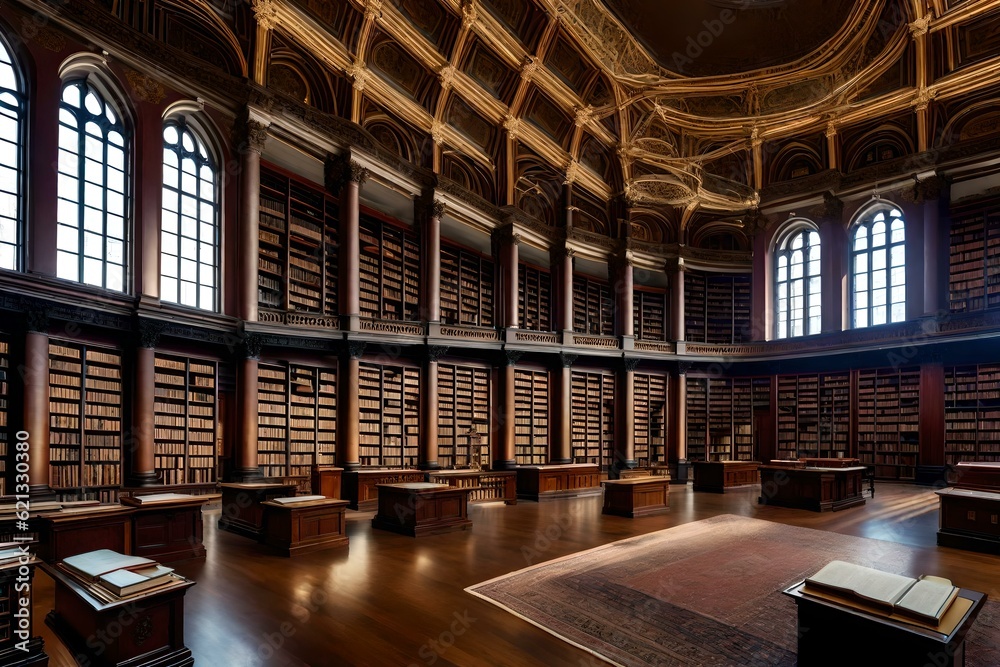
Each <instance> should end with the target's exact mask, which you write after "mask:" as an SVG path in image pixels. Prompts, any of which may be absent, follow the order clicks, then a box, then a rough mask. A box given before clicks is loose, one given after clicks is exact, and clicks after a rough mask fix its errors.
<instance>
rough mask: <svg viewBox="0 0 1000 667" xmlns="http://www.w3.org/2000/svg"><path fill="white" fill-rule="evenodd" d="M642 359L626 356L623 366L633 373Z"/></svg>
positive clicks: (627, 371)
mask: <svg viewBox="0 0 1000 667" xmlns="http://www.w3.org/2000/svg"><path fill="white" fill-rule="evenodd" d="M640 361H641V359H639V358H638V357H625V358H624V359H622V368H623V369H624V370H625V372H626V373H633V372H635V369H636V368H637V367H638V366H639V362H640Z"/></svg>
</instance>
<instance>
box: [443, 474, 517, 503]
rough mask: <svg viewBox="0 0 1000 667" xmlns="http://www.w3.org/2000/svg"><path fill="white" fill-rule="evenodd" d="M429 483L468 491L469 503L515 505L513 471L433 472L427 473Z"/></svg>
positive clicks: (515, 487)
mask: <svg viewBox="0 0 1000 667" xmlns="http://www.w3.org/2000/svg"><path fill="white" fill-rule="evenodd" d="M427 479H428V481H430V482H436V483H438V484H447V485H449V486H457V487H459V488H462V489H469V502H470V503H476V502H491V501H497V500H502V501H503V502H504V504H506V505H516V504H517V473H516V472H514V471H513V470H496V471H493V470H434V471H431V472H428V473H427Z"/></svg>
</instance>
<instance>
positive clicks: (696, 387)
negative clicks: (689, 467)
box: [686, 375, 708, 461]
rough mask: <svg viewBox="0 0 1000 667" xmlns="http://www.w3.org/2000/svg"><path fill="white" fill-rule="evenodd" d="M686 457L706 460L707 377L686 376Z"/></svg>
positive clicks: (694, 459)
mask: <svg viewBox="0 0 1000 667" xmlns="http://www.w3.org/2000/svg"><path fill="white" fill-rule="evenodd" d="M686 393H687V406H686V407H687V410H686V415H687V423H686V432H687V458H688V460H689V461H706V460H707V459H706V458H705V456H706V452H707V451H708V447H707V445H708V378H700V377H692V376H691V375H688V376H686Z"/></svg>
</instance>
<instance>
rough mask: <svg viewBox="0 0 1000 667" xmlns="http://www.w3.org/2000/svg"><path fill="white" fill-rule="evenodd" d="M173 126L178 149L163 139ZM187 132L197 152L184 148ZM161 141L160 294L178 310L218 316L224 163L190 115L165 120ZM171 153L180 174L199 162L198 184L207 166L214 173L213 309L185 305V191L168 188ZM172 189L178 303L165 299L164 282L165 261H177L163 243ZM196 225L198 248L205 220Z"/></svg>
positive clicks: (197, 286) (198, 284)
mask: <svg viewBox="0 0 1000 667" xmlns="http://www.w3.org/2000/svg"><path fill="white" fill-rule="evenodd" d="M170 126H173V127H176V128H177V131H178V140H177V144H176V145H175V146H174V147H171V146H168V145H167V143H166V138H165V137H164V136H163V135H164V133H165V132H166V130H167V128H168V127H170ZM184 132H187V133H189V134H190V135H191V136H192V138H193V140H194V141H195V142H197V143H198V145H197V146H195V150H193V151H188V150H187V149H185V148H184V147H183V141H182V136H183V133H184ZM160 139H161V150H162V151H163V159H161V161H160V166H161V173H160V188H161V199H160V224H159V227H158V229H157V246H158V248H159V258H158V259H159V281H160V282H159V293H160V299H161V301H162V302H164V303H169V304H171V305H173V306H178V307H181V308H191V309H194V310H200V311H203V312H207V313H218V312H220V311H221V309H222V284H221V282H222V195H223V190H222V178H221V168H220V162H221V161H220V159H219V157H218V155H217V154H216V151H215V150H214V149H213V145H212V143H211V142H210V141H209V140H208V138H207V137H206V132H204V131H203V130H202V127H201V123H199V122H198V121H197V120H195V119H192V118H190V117H188V116H187V115H186V114H175V115H171V116H168V117H167V118H164V120H163V124H162V131H161V132H160ZM199 147H200V148H201V149H203V151H204V154H205V157H202V156H201V154H200V153H199V151H198V148H199ZM167 150H174V152H175V154H176V155H177V156H178V160H177V170H178V172H179V173H180V172H181V164H182V162H183V160H184V159H185V157H187V156H190V157H192V158H193V159H194V160H195V181H196V182H198V181H200V180H201V178H200V176H199V174H200V171H201V168H202V167H203V166H206V165H207V166H208V167H209V168H210V169H211V170H212V201H211V204H212V207H213V209H214V219H213V221H212V225H213V227H214V230H215V240H214V248H213V257H212V261H213V284H212V286H211V288H212V292H213V293H212V305H211V307H210V308H205V307H203V306H201V305H192V304H189V303H183V302H182V301H181V283H182V282H184V281H182V278H181V266H182V261H183V258H184V255H183V252H182V251H181V249H180V248H181V241H182V239H183V238H185V237H184V236H183V235H182V234H181V210H180V209H181V201H180V200H181V197H182V196H183V194H184V190H183V189H182V188H180V187H179V188H178V189H176V190H175V189H174V187H173V186H168V185H167V183H166V167H167V165H166V152H167ZM168 187H169V189H170V190H172V191H174V192H175V193H176V197H177V211H176V213H177V218H178V223H177V230H176V232H172V233H173V234H174V235H175V236H176V237H177V243H178V245H177V249H178V252H177V255H176V262H177V275H176V277H174V278H173V279H174V280H176V282H177V299H175V300H171V299H165V298H164V297H163V280H164V278H170V276H165V275H164V264H165V260H166V259H167V258H168V257H171V258H173V257H174V256H173V255H169V256H168V255H167V253H166V251H165V250H164V246H163V241H162V239H163V234H164V225H163V220H164V213H165V212H166V206H165V204H166V197H165V194H166V190H167V189H168ZM199 189H200V186H199ZM205 201H206V200H204V199H202V198H201V197H200V194H199V195H197V196H196V203H197V204H198V205H199V207H200V205H201V204H202V203H203V202H205ZM196 222H197V225H196V227H197V229H198V234H199V238H197V239H195V244H196V247H197V246H198V245H199V244H200V243H202V241H201V240H200V234H201V229H200V228H201V224H202V222H201V218H200V217H198V218H196ZM201 264H202V262H201V260H200V259H197V260H195V265H196V267H197V270H198V278H197V279H196V280H195V281H194V284H195V295H196V298H195V301H196V302H198V303H200V301H201V289H202V287H206V286H205V285H203V283H202V277H201ZM187 282H191V281H187Z"/></svg>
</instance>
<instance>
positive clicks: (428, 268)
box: [421, 202, 445, 336]
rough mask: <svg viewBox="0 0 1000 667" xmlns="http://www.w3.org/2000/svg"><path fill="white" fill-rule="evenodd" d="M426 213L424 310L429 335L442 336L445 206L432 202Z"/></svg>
mask: <svg viewBox="0 0 1000 667" xmlns="http://www.w3.org/2000/svg"><path fill="white" fill-rule="evenodd" d="M426 208H427V210H426V211H425V212H424V214H425V215H426V218H425V219H424V233H423V237H424V238H423V241H424V243H423V258H422V259H423V262H422V263H423V267H424V271H423V274H424V281H423V282H424V284H423V289H422V290H421V294H422V295H423V308H421V311H422V315H423V318H424V321H425V322H427V324H428V326H429V327H430V328H431V329H432V330H429V331H428V335H431V336H434V335H438V334H440V328H441V217H442V216H443V215H444V210H445V209H444V204H442V203H441V202H432V203H430V205H428V206H427V207H426Z"/></svg>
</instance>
